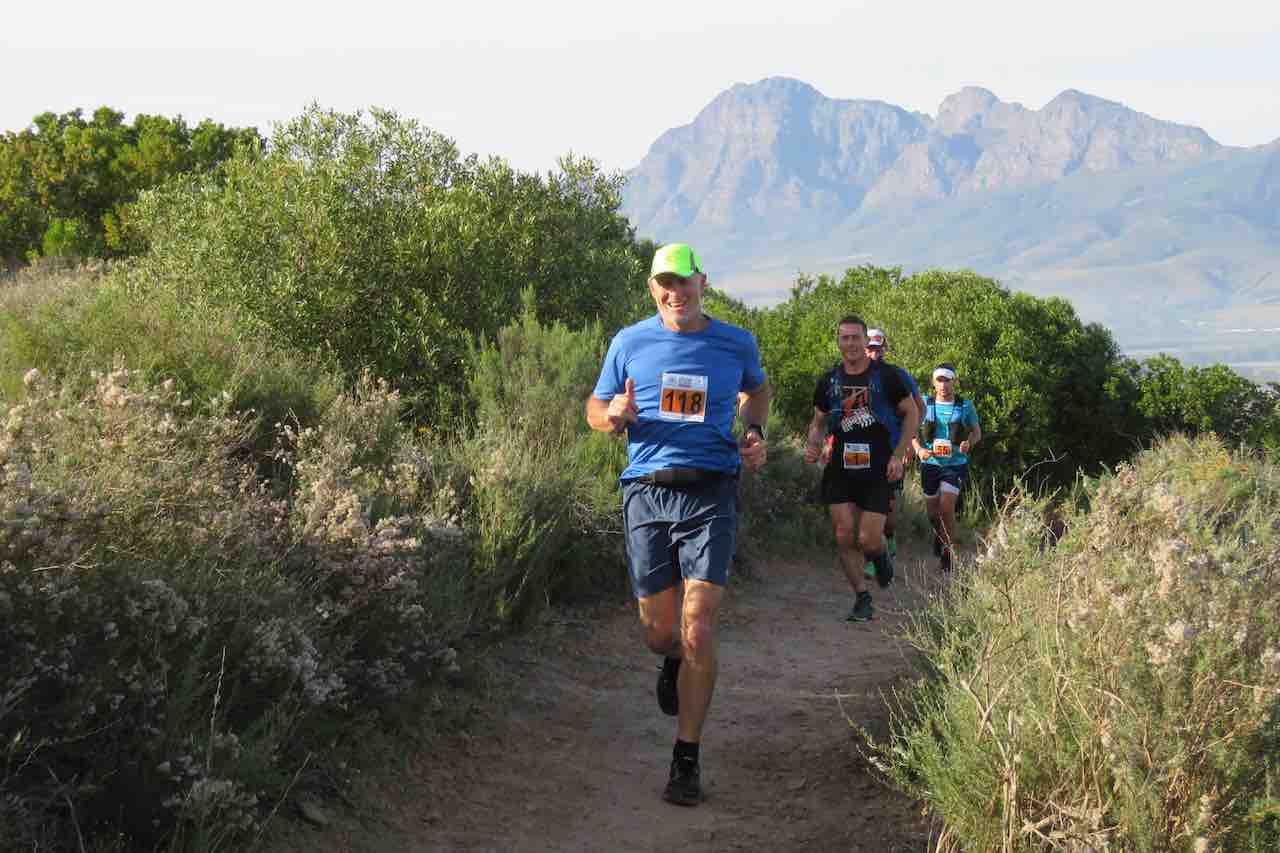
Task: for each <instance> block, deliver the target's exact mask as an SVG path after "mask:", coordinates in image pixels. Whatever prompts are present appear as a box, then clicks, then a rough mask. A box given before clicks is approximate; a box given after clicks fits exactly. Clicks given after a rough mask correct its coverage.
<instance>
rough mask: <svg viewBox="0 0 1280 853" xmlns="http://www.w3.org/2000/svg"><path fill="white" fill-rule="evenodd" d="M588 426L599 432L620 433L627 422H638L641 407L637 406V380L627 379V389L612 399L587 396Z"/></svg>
mask: <svg viewBox="0 0 1280 853" xmlns="http://www.w3.org/2000/svg"><path fill="white" fill-rule="evenodd" d="M586 411H587V426H589V427H591V428H592V429H594V430H597V431H598V432H612V433H620V432H622V431H623V430H624V429H626V428H627V424H633V423H635V422H636V418H637V417H639V415H640V409H639V408H637V406H636V381H635V380H634V379H630V378H629V379H627V382H626V390H625V391H623V392H622V393H621V394H615V395H614V396H613V399H612V400H601V399H600V398H599V397H596V396H594V395H593V396H591V397H588V398H587V407H586Z"/></svg>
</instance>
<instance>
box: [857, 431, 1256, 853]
mask: <svg viewBox="0 0 1280 853" xmlns="http://www.w3.org/2000/svg"><path fill="white" fill-rule="evenodd" d="M1088 498H1089V504H1088V506H1085V507H1080V506H1078V505H1075V504H1076V503H1077V502H1067V503H1066V504H1065V505H1062V506H1060V507H1059V508H1058V509H1056V510H1053V512H1054V513H1056V514H1057V515H1058V516H1060V517H1061V520H1063V521H1065V524H1066V528H1067V532H1066V535H1065V537H1064V538H1062V539H1061V541H1058V542H1057V544H1056V545H1054V544H1053V543H1054V541H1055V539H1056V536H1057V534H1058V533H1059V532H1061V527H1060V526H1056V527H1055V528H1054V529H1052V530H1051V529H1050V528H1049V527H1047V526H1046V523H1045V519H1046V517H1048V516H1049V515H1050V510H1049V507H1048V505H1047V501H1046V500H1043V499H1040V500H1036V499H1032V498H1031V497H1029V496H1025V495H1022V496H1015V497H1014V498H1013V499H1011V501H1010V503H1009V504H1008V505H1007V506H1006V507H1005V508H1004V511H1003V512H1002V514H1001V516H1000V520H999V524H998V525H997V527H996V528H995V529H994V531H993V534H992V536H991V537H990V539H991V543H990V548H989V550H987V552H986V553H985V555H984V556H983V557H982V558H981V560H980V561H979V563H978V566H977V567H976V568H975V569H973V570H972V571H970V572H961V573H960V574H959V575H958V577H957V579H956V582H955V584H954V585H953V586H952V588H951V591H950V594H949V595H948V596H947V597H946V599H945V600H944V602H943V603H942V604H941V605H939V606H938V607H937V608H935V609H933V610H931V611H929V612H928V613H927V614H926V615H925V616H923V617H922V618H920V619H919V620H918V621H917V623H916V624H915V626H914V629H913V630H912V632H911V639H912V641H913V642H914V644H915V645H916V647H917V648H918V650H919V652H920V654H921V663H922V677H921V679H920V680H919V681H918V682H917V684H916V685H915V687H914V688H912V689H910V690H908V691H905V692H904V693H903V694H901V695H900V696H899V701H898V703H897V712H896V715H895V720H894V725H893V733H892V736H891V738H890V740H888V741H887V742H885V743H881V744H878V745H876V747H875V750H876V754H877V760H878V761H879V763H880V766H881V767H882V768H883V770H884V771H885V772H886V774H887V775H888V777H889V779H890V780H892V782H893V783H894V784H896V785H897V786H899V787H900V788H901V789H903V790H904V791H907V792H909V793H911V794H912V795H914V796H917V797H919V798H920V799H922V800H923V801H925V803H926V804H927V806H928V807H929V809H930V810H931V811H932V812H933V814H935V815H936V816H937V817H938V818H939V819H940V820H941V822H942V826H943V830H942V832H941V836H940V837H939V838H938V839H937V840H936V844H935V849H936V850H939V851H959V850H964V851H996V850H999V851H1015V850H1016V851H1021V850H1026V851H1032V850H1035V851H1047V850H1061V851H1068V850H1069V851H1084V850H1104V849H1105V850H1125V851H1196V853H1203V851H1208V850H1221V851H1228V850H1229V851H1257V853H1261V851H1264V850H1276V849H1280V623H1277V621H1276V618H1275V616H1276V613H1278V612H1280V592H1278V591H1277V580H1280V578H1278V577H1277V572H1280V523H1278V522H1277V519H1278V518H1280V469H1277V467H1276V466H1275V465H1274V464H1273V463H1270V462H1267V461H1265V460H1263V459H1260V458H1253V457H1244V456H1238V455H1233V454H1231V453H1229V452H1228V451H1227V450H1226V449H1225V448H1224V447H1223V446H1222V445H1221V444H1220V443H1219V442H1218V441H1217V440H1216V439H1212V438H1204V439H1197V440H1194V441H1192V440H1187V439H1183V438H1174V439H1170V440H1168V441H1165V442H1163V443H1161V444H1160V445H1158V446H1157V447H1155V448H1153V449H1152V450H1150V451H1146V452H1144V453H1143V454H1141V455H1139V456H1138V457H1137V459H1136V461H1135V462H1134V463H1133V464H1132V465H1123V466H1121V467H1120V468H1119V469H1118V470H1117V471H1116V473H1115V474H1114V475H1113V476H1109V477H1106V478H1104V479H1103V480H1102V481H1101V482H1100V483H1098V484H1097V485H1096V487H1095V488H1094V489H1093V490H1092V492H1091V493H1090V494H1089V495H1088Z"/></svg>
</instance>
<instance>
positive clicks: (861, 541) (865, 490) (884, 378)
mask: <svg viewBox="0 0 1280 853" xmlns="http://www.w3.org/2000/svg"><path fill="white" fill-rule="evenodd" d="M866 343H867V326H866V323H864V322H863V321H862V320H861V319H860V318H858V317H854V316H847V317H844V318H842V319H841V320H840V322H839V324H838V325H837V327H836V344H837V346H838V347H839V348H840V355H841V360H840V363H839V364H837V365H836V366H835V367H833V368H832V369H831V370H829V371H827V372H826V373H825V374H823V375H822V377H821V378H819V380H818V384H817V386H816V387H815V388H814V395H813V409H814V414H813V420H812V422H811V423H810V424H809V435H808V443H807V445H806V446H805V453H804V456H805V461H806V462H816V461H817V460H818V459H819V457H820V455H821V453H822V443H823V439H824V437H827V436H830V440H831V454H830V458H829V460H828V461H827V465H826V468H825V469H824V470H823V474H822V500H823V502H824V503H826V504H827V505H828V507H829V508H830V513H831V525H832V528H833V529H834V531H835V536H836V548H837V550H838V552H839V555H840V564H841V567H842V568H843V569H844V573H845V576H846V577H847V578H848V579H849V585H850V586H851V587H853V591H854V593H855V594H856V596H857V597H856V599H855V602H854V606H853V609H852V610H851V611H850V612H849V617H848V618H849V620H850V621H854V622H866V621H868V620H870V619H871V618H872V615H873V611H872V605H871V592H870V591H869V590H868V589H867V583H866V580H865V578H864V576H863V567H864V566H865V565H866V562H867V560H868V558H871V559H874V558H875V557H877V556H878V555H879V554H880V553H881V552H882V551H883V550H884V522H885V515H886V514H887V513H888V511H889V490H890V485H889V483H890V481H891V480H897V479H900V478H901V477H902V456H903V454H904V453H905V452H906V448H907V447H909V446H910V442H911V437H912V435H914V434H915V431H916V428H917V426H919V422H920V413H919V411H918V410H917V409H916V405H915V400H914V399H913V398H912V395H911V391H910V389H909V388H908V387H907V385H906V384H905V383H904V382H903V381H902V377H901V375H900V374H899V372H898V370H897V369H896V368H894V367H892V366H891V365H886V364H884V363H883V362H876V361H873V360H871V359H869V358H867V353H866ZM899 418H900V419H901V420H900V421H899ZM899 424H900V426H899ZM881 564H883V563H881ZM888 581H889V578H882V579H881V583H882V584H884V585H887V584H888Z"/></svg>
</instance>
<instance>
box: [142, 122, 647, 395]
mask: <svg viewBox="0 0 1280 853" xmlns="http://www.w3.org/2000/svg"><path fill="white" fill-rule="evenodd" d="M221 175H222V180H220V181H216V182H215V181H210V180H208V179H204V178H196V177H192V178H190V179H187V180H185V181H175V182H171V183H169V184H167V185H166V186H165V187H163V188H161V189H159V190H156V191H153V192H149V193H145V194H143V196H142V198H141V199H140V201H139V202H138V204H137V205H135V206H134V208H132V211H131V212H132V215H133V217H134V219H133V222H134V225H135V226H136V228H137V229H138V233H139V234H140V235H142V237H143V239H144V240H145V243H146V245H147V246H148V247H149V250H148V252H147V254H146V255H145V256H143V257H140V258H139V259H138V260H137V262H136V263H134V264H133V265H132V266H131V268H130V269H129V270H128V271H127V273H126V274H125V275H126V278H127V280H128V282H129V284H130V286H132V287H135V288H141V289H144V290H145V289H147V288H167V289H170V290H171V291H173V292H175V293H176V294H177V295H178V296H179V297H180V298H181V299H182V300H183V301H184V302H186V303H188V304H192V305H198V304H200V303H201V301H202V300H213V301H215V302H217V303H220V304H223V305H227V306H230V307H232V308H234V309H235V311H236V313H237V314H238V315H239V316H240V317H241V318H242V320H243V322H244V323H246V324H247V325H248V326H249V327H251V328H253V329H255V330H257V331H259V332H262V333H265V334H268V335H270V336H271V337H272V338H273V339H275V340H279V341H281V342H284V343H286V344H288V345H290V346H292V347H294V348H296V349H298V350H300V351H303V352H308V353H321V354H325V355H327V356H329V357H330V358H332V359H333V360H334V361H335V362H336V363H337V364H339V365H341V366H342V367H343V368H344V369H345V370H346V371H347V372H348V373H349V374H350V375H351V376H357V375H359V373H360V372H361V371H364V370H366V369H368V370H372V371H373V372H374V373H376V374H377V375H379V376H382V377H386V378H388V379H390V380H391V381H392V382H393V383H395V384H396V385H397V386H398V387H399V388H400V389H401V390H404V391H407V392H411V393H416V392H425V393H426V394H427V397H428V399H429V400H430V399H443V398H449V397H450V396H451V395H456V394H458V393H461V392H462V389H463V387H464V385H463V375H464V372H465V371H464V369H463V368H464V362H465V358H466V353H467V346H468V344H469V343H470V342H472V341H474V340H475V339H476V338H477V337H478V336H480V335H486V336H488V337H489V338H490V339H492V337H493V335H495V334H496V333H497V331H498V329H499V328H501V327H502V326H503V325H504V324H506V323H508V322H510V321H511V320H512V319H513V318H514V317H516V316H517V315H518V314H519V312H520V293H521V291H522V290H523V289H525V288H529V289H531V291H532V293H533V294H534V295H535V304H536V305H537V319H538V320H540V321H541V322H544V323H554V322H562V323H565V324H568V325H570V326H573V327H580V326H581V325H582V324H584V323H586V322H589V321H590V320H593V319H599V320H600V321H601V322H602V323H603V324H604V325H605V326H606V327H609V328H615V327H616V325H618V324H620V323H621V321H622V320H623V319H624V318H625V315H626V313H627V312H628V311H629V310H631V308H632V307H633V305H634V292H635V290H636V289H637V288H638V286H639V285H640V283H641V282H643V280H644V273H643V271H642V260H641V258H640V256H639V254H638V252H639V248H638V246H637V244H636V242H635V240H634V237H633V233H632V230H631V227H630V225H629V224H628V222H627V220H626V219H625V217H623V216H622V215H621V214H620V213H619V212H618V208H619V205H620V203H621V196H620V192H621V187H622V177H621V175H617V174H614V175H608V174H604V173H601V172H600V171H599V169H598V168H597V167H596V165H595V164H594V163H593V162H592V161H590V160H586V159H580V158H572V157H568V158H565V159H564V160H562V161H561V164H560V168H559V170H558V171H555V172H551V173H548V174H546V175H535V174H527V173H522V172H518V171H516V170H514V169H512V168H511V167H510V166H508V165H507V164H506V163H505V162H504V161H502V160H500V159H497V158H492V159H489V160H485V161H481V160H480V159H479V158H477V157H475V156H466V157H464V156H463V155H462V154H461V153H460V152H459V151H458V149H457V147H456V145H455V144H454V143H453V142H452V140H449V139H448V138H446V137H444V136H442V135H440V134H438V133H435V132H433V131H431V130H428V129H424V128H421V127H419V126H418V125H417V124H416V123H414V122H412V121H408V120H404V119H401V118H399V117H398V116H397V115H396V114H394V113H392V112H388V111H384V110H373V111H372V112H371V113H370V115H369V116H368V117H365V116H362V115H360V114H354V115H347V114H340V113H335V112H331V111H325V110H322V109H321V108H319V107H318V106H312V107H310V108H308V109H307V110H306V111H305V112H304V113H303V114H302V115H301V116H299V117H298V118H296V119H294V120H293V121H291V122H289V123H287V124H285V125H283V126H281V127H280V128H278V129H277V131H276V133H275V135H274V136H273V137H272V139H271V141H270V145H269V146H268V149H267V151H266V153H265V154H264V155H263V156H261V157H258V156H254V155H252V154H251V153H250V152H248V151H247V150H246V149H244V148H240V149H237V151H236V153H235V154H233V155H232V157H231V158H230V159H229V160H227V161H225V162H224V163H223V165H222V168H221ZM645 261H647V259H645ZM580 402H581V401H576V402H571V401H566V405H578V404H580ZM428 405H432V404H430V403H428Z"/></svg>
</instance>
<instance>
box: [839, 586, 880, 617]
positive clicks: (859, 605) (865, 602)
mask: <svg viewBox="0 0 1280 853" xmlns="http://www.w3.org/2000/svg"><path fill="white" fill-rule="evenodd" d="M845 618H846V619H847V620H848V621H850V622H870V621H871V620H872V619H873V618H875V614H874V608H873V607H872V606H871V593H869V592H860V593H858V600H857V601H855V602H854V605H853V609H852V610H850V611H849V615H848V616H846V617H845Z"/></svg>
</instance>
